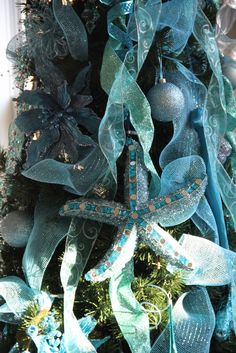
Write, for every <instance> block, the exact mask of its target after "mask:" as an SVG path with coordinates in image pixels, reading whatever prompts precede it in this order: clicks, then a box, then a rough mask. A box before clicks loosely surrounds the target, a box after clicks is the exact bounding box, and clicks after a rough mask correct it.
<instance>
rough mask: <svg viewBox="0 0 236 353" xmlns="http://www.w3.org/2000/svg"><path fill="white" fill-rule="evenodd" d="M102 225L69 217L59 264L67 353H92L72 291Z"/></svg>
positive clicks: (76, 284) (93, 351) (73, 291)
mask: <svg viewBox="0 0 236 353" xmlns="http://www.w3.org/2000/svg"><path fill="white" fill-rule="evenodd" d="M100 228H101V226H100V225H99V224H98V223H96V222H91V221H84V220H81V219H72V221H71V225H70V228H69V231H68V235H67V239H66V248H65V253H64V257H63V262H62V266H61V282H62V285H63V289H64V345H65V350H66V352H68V353H95V352H96V349H95V348H94V346H93V345H92V343H91V342H90V341H89V340H88V338H87V337H86V336H85V334H84V333H83V331H82V330H81V327H80V325H79V322H78V321H77V319H76V317H75V315H74V313H73V306H74V300H75V292H76V289H77V286H78V283H79V280H80V277H81V275H82V272H83V270H84V267H85V265H86V263H87V260H88V257H89V255H90V253H91V251H92V248H93V245H94V243H95V241H96V239H97V236H98V233H99V230H100Z"/></svg>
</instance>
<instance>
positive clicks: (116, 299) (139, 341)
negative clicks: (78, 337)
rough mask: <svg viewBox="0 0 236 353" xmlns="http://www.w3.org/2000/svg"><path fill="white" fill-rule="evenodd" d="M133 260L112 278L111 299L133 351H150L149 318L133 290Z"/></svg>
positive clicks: (141, 352) (146, 352) (119, 322)
mask: <svg viewBox="0 0 236 353" xmlns="http://www.w3.org/2000/svg"><path fill="white" fill-rule="evenodd" d="M133 279H134V273H133V262H132V261H131V262H129V263H128V264H127V265H126V267H125V268H124V270H123V271H122V272H121V273H119V274H118V275H116V276H113V277H112V278H111V280H110V287H109V293H110V300H111V304H112V309H113V312H114V315H115V317H116V320H117V322H118V325H119V327H120V329H121V331H122V333H123V335H124V338H125V339H126V341H127V342H128V344H129V347H130V350H131V352H132V353H150V349H151V346H150V336H149V319H148V316H147V315H146V314H145V313H144V311H143V309H142V306H141V305H140V304H139V303H138V301H137V300H136V299H135V297H134V294H133V292H132V290H131V282H132V280H133Z"/></svg>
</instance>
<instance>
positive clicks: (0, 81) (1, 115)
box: [0, 0, 21, 147]
mask: <svg viewBox="0 0 236 353" xmlns="http://www.w3.org/2000/svg"><path fill="white" fill-rule="evenodd" d="M17 2H20V1H19V0H0V35H1V37H0V146H3V147H6V146H7V143H8V126H9V124H10V122H11V121H12V119H13V118H14V107H13V104H12V102H11V99H12V97H15V96H16V95H17V91H16V89H15V88H14V79H13V72H12V71H13V70H12V65H11V63H10V62H9V61H8V60H7V58H6V54H5V51H6V47H7V44H8V42H9V41H10V39H11V38H12V37H13V36H14V35H15V34H16V33H17V32H18V31H19V30H20V28H21V24H20V23H19V22H20V17H21V9H20V8H19V6H16V3H17Z"/></svg>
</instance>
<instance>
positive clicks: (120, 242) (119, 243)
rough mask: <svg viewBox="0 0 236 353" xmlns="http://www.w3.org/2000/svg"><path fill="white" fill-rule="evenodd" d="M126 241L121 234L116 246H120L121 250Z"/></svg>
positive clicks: (125, 237)
mask: <svg viewBox="0 0 236 353" xmlns="http://www.w3.org/2000/svg"><path fill="white" fill-rule="evenodd" d="M126 241H127V236H126V235H125V234H122V236H121V238H120V240H119V242H118V246H120V247H121V248H122V247H123V246H124V245H125V244H126Z"/></svg>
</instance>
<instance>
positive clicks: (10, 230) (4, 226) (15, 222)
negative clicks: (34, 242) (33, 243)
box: [0, 211, 33, 248]
mask: <svg viewBox="0 0 236 353" xmlns="http://www.w3.org/2000/svg"><path fill="white" fill-rule="evenodd" d="M32 228H33V216H32V215H31V214H30V213H28V212H26V211H13V212H10V213H8V214H7V215H6V216H5V217H4V218H3V220H2V221H1V225H0V233H1V236H2V238H3V239H4V240H5V242H6V243H7V244H8V245H10V246H13V247H15V248H23V247H25V246H26V244H27V242H28V239H29V236H30V233H31V230H32Z"/></svg>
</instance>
